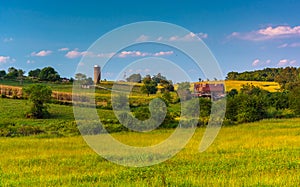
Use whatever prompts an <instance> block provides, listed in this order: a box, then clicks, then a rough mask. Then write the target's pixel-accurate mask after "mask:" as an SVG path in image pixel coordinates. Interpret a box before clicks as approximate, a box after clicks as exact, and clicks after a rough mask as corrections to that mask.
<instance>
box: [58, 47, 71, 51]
mask: <svg viewBox="0 0 300 187" xmlns="http://www.w3.org/2000/svg"><path fill="white" fill-rule="evenodd" d="M69 50H70V49H69V48H67V47H63V48H60V49H58V51H69Z"/></svg>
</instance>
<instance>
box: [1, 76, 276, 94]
mask: <svg viewBox="0 0 300 187" xmlns="http://www.w3.org/2000/svg"><path fill="white" fill-rule="evenodd" d="M205 82H206V81H204V83H205ZM223 82H225V87H226V91H230V90H231V89H237V90H240V88H241V87H242V85H245V84H253V85H254V86H258V87H260V88H262V89H265V90H267V91H269V92H277V91H280V85H279V84H278V83H277V82H264V81H237V80H225V81H222V83H223ZM209 83H211V84H214V83H220V81H209ZM1 84H2V85H8V86H18V87H23V86H26V85H29V84H32V83H30V82H26V81H25V82H24V83H23V85H20V83H19V82H18V81H10V80H5V81H3V80H2V81H0V85H1ZM113 84H114V82H112V81H107V82H101V84H100V85H101V86H102V87H105V88H108V89H111V87H112V85H113ZM118 84H121V85H122V84H124V85H128V83H127V82H118ZM47 85H48V86H50V87H51V88H52V90H53V91H58V92H72V86H73V84H72V83H68V84H54V83H47ZM135 85H136V86H137V87H140V86H142V84H141V83H136V84H135ZM174 87H175V89H177V85H176V84H175V85H174ZM193 89H194V83H191V90H193ZM96 93H97V94H101V95H104V96H106V95H107V94H110V91H109V90H104V89H100V90H99V89H96ZM133 94H134V93H133ZM135 94H137V92H135Z"/></svg>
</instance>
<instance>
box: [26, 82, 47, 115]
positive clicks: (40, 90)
mask: <svg viewBox="0 0 300 187" xmlns="http://www.w3.org/2000/svg"><path fill="white" fill-rule="evenodd" d="M24 93H25V95H26V97H28V99H29V100H30V101H31V102H32V106H31V108H30V111H29V112H28V113H27V117H29V118H37V119H41V118H45V117H47V116H49V112H48V110H47V108H48V105H47V103H48V102H49V101H50V100H51V94H52V90H51V88H50V87H48V86H46V85H41V84H32V85H30V86H28V87H26V88H24Z"/></svg>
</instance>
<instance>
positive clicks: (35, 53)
mask: <svg viewBox="0 0 300 187" xmlns="http://www.w3.org/2000/svg"><path fill="white" fill-rule="evenodd" d="M51 53H52V51H50V50H42V51H39V52H32V53H31V56H38V57H44V56H48V55H50V54H51Z"/></svg>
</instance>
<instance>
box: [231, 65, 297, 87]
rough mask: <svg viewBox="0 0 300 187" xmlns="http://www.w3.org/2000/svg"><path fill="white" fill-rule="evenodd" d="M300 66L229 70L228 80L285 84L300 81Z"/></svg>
mask: <svg viewBox="0 0 300 187" xmlns="http://www.w3.org/2000/svg"><path fill="white" fill-rule="evenodd" d="M299 75H300V68H296V67H286V68H265V69H263V70H255V71H245V72H241V73H238V72H229V73H228V74H227V77H226V79H227V80H243V81H271V82H272V81H275V82H278V83H280V84H283V85H285V84H286V83H291V82H297V81H299Z"/></svg>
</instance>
